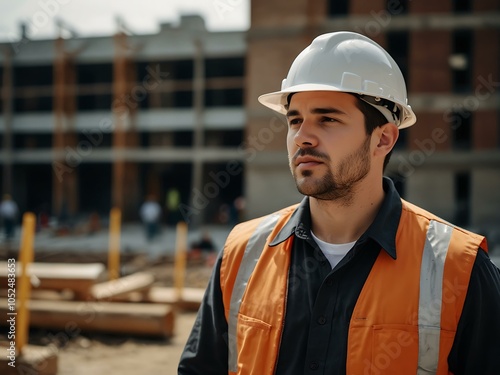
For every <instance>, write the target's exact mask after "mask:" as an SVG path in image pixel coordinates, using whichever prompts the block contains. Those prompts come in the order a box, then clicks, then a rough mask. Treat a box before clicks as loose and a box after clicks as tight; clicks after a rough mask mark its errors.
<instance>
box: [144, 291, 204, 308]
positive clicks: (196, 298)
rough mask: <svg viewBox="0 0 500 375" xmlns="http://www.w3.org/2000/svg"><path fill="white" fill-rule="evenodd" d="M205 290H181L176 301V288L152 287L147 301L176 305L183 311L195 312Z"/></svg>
mask: <svg viewBox="0 0 500 375" xmlns="http://www.w3.org/2000/svg"><path fill="white" fill-rule="evenodd" d="M204 294H205V289H201V288H183V289H182V294H181V298H180V299H178V294H177V290H176V288H169V287H157V286H155V287H152V288H151V290H150V292H149V295H148V301H149V302H152V303H167V304H171V305H176V306H178V307H179V308H181V309H183V310H189V311H196V310H198V308H199V307H200V305H201V301H202V300H203V295H204Z"/></svg>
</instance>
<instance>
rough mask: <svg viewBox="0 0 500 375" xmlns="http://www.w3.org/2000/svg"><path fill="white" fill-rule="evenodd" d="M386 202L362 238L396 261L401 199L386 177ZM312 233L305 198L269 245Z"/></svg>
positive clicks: (384, 185)
mask: <svg viewBox="0 0 500 375" xmlns="http://www.w3.org/2000/svg"><path fill="white" fill-rule="evenodd" d="M383 187H384V191H385V197H384V201H383V202H382V206H381V207H380V210H379V212H378V213H377V216H376V217H375V220H374V221H373V223H372V224H371V225H370V227H369V228H368V229H367V231H366V232H365V233H364V234H363V235H362V236H361V239H366V238H371V239H373V240H374V241H376V242H377V243H378V244H379V245H380V246H381V247H382V248H383V249H384V250H385V251H386V252H387V253H388V254H389V255H390V256H391V257H392V258H393V259H396V233H397V231H398V226H399V219H400V217H401V210H402V204H401V198H400V196H399V194H398V192H397V190H396V188H395V187H394V183H393V182H392V180H391V179H389V178H387V177H384V179H383ZM310 231H311V213H310V210H309V198H308V197H304V199H302V202H301V203H300V205H299V206H298V207H297V209H296V210H295V211H294V212H293V214H292V216H291V217H290V219H289V220H288V222H287V223H286V224H285V225H284V226H283V228H281V230H280V231H279V233H278V234H277V235H276V237H275V238H274V239H273V240H272V241H271V243H270V244H269V245H270V246H276V245H278V244H280V243H281V242H283V241H285V240H286V239H288V238H289V237H290V236H291V235H293V234H295V236H296V237H299V238H301V239H304V240H306V239H308V238H309V237H310Z"/></svg>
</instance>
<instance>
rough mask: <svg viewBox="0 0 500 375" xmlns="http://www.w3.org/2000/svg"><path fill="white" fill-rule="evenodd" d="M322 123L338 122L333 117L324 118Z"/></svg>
mask: <svg viewBox="0 0 500 375" xmlns="http://www.w3.org/2000/svg"><path fill="white" fill-rule="evenodd" d="M321 122H337V119H335V118H332V117H323V118H322V119H321Z"/></svg>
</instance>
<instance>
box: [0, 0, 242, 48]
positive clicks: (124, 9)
mask: <svg viewBox="0 0 500 375" xmlns="http://www.w3.org/2000/svg"><path fill="white" fill-rule="evenodd" d="M249 13H250V0H121V1H120V0H0V41H15V40H18V38H19V36H20V24H21V22H25V23H26V24H27V26H28V37H29V38H31V39H46V38H50V39H51V38H54V37H56V36H57V27H56V22H58V20H61V21H63V22H64V23H65V24H67V25H68V26H69V27H70V28H72V29H73V30H74V31H75V32H76V33H77V34H78V35H80V36H98V35H110V34H113V33H114V32H116V31H117V26H116V25H117V23H116V18H117V17H120V18H121V19H122V20H123V21H124V23H125V25H126V27H127V28H128V29H129V30H130V31H131V32H133V33H134V34H153V33H156V32H158V30H159V25H160V23H166V22H167V23H174V24H175V23H177V22H178V21H179V19H180V15H181V14H200V15H202V16H203V17H204V18H205V23H206V26H207V28H208V29H209V30H211V31H226V30H246V29H248V27H249V25H250V14H249Z"/></svg>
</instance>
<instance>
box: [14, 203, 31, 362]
mask: <svg viewBox="0 0 500 375" xmlns="http://www.w3.org/2000/svg"><path fill="white" fill-rule="evenodd" d="M34 236H35V215H34V214H33V213H31V212H26V213H25V214H24V215H23V227H22V237H21V246H20V247H19V267H20V268H21V272H20V273H19V281H18V288H17V290H18V293H17V305H18V308H17V324H16V328H17V335H16V352H17V355H20V354H21V352H22V350H23V347H24V346H25V345H26V344H27V343H28V330H29V310H28V302H29V299H30V292H31V284H30V275H29V274H28V268H29V266H30V264H31V263H32V262H33V257H34V256H33V243H34Z"/></svg>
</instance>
